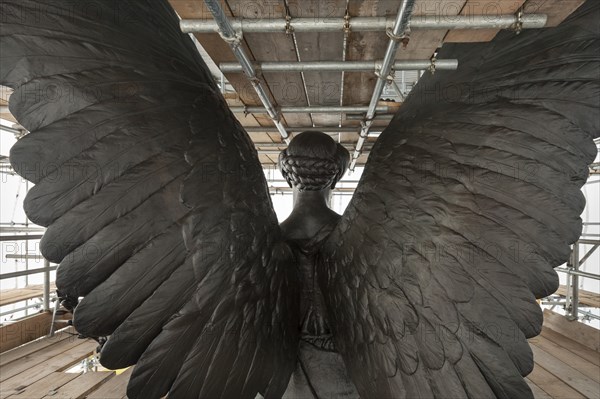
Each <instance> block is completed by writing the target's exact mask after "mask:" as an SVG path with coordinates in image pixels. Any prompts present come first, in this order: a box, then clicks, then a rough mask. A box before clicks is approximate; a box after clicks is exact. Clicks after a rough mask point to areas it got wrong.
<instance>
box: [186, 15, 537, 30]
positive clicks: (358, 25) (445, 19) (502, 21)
mask: <svg viewBox="0 0 600 399" xmlns="http://www.w3.org/2000/svg"><path fill="white" fill-rule="evenodd" d="M547 20H548V17H547V16H546V15H545V14H525V15H523V16H522V17H521V23H522V29H538V28H543V27H544V26H546V22H547ZM394 21H395V17H393V16H390V17H354V18H350V30H351V31H354V32H366V31H385V30H386V29H389V28H392V27H393V26H394ZM230 22H231V25H232V27H233V29H235V30H236V31H237V32H242V33H269V32H286V29H287V31H290V29H293V31H294V32H343V31H344V27H345V26H346V20H345V19H344V18H292V19H291V21H290V24H289V25H286V21H285V20H284V19H241V18H235V19H231V20H230ZM518 22H519V21H518V17H517V16H516V15H512V14H510V15H443V16H439V15H419V16H415V17H413V18H412V19H411V22H410V29H411V30H428V29H441V30H449V29H513V28H515V27H516V26H517V24H518ZM180 25H181V30H182V31H183V32H185V33H212V32H218V31H219V26H218V25H217V23H216V22H215V21H214V20H208V19H183V20H181V22H180Z"/></svg>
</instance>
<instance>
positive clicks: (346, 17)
mask: <svg viewBox="0 0 600 399" xmlns="http://www.w3.org/2000/svg"><path fill="white" fill-rule="evenodd" d="M342 30H343V31H344V33H346V34H348V33H350V14H349V13H348V10H346V15H344V26H343V28H342Z"/></svg>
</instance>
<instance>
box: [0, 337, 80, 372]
mask: <svg viewBox="0 0 600 399" xmlns="http://www.w3.org/2000/svg"><path fill="white" fill-rule="evenodd" d="M74 333H75V329H74V328H73V327H68V328H66V329H64V330H61V331H57V332H56V334H54V336H53V337H44V338H40V339H38V340H36V341H33V342H30V343H28V344H27V345H22V346H19V347H17V348H14V349H11V350H9V351H6V352H3V353H0V367H2V366H6V365H7V364H8V363H10V362H13V361H15V360H17V359H20V358H23V357H25V356H27V355H30V354H32V353H35V352H38V351H41V350H43V349H44V348H47V347H49V346H51V345H54V344H56V343H58V342H61V341H64V340H66V339H73V340H75V339H76V338H74V337H73V336H72V335H71V334H74Z"/></svg>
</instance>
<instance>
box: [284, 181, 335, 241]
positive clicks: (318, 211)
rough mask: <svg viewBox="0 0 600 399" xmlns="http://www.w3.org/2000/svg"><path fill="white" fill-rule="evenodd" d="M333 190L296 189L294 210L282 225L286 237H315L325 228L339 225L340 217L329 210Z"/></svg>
mask: <svg viewBox="0 0 600 399" xmlns="http://www.w3.org/2000/svg"><path fill="white" fill-rule="evenodd" d="M330 194H331V189H329V188H328V189H326V190H321V191H298V190H296V189H294V210H293V211H292V213H291V214H290V216H289V217H288V218H287V219H286V220H285V221H284V222H283V223H282V224H281V228H282V230H283V233H284V236H285V237H287V238H293V239H307V238H312V237H314V235H315V234H317V233H318V232H319V231H320V230H321V229H322V228H323V227H324V226H326V225H328V224H332V223H337V221H338V220H339V218H340V215H338V214H337V213H335V212H334V211H332V210H331V209H329V206H328V203H329V197H330Z"/></svg>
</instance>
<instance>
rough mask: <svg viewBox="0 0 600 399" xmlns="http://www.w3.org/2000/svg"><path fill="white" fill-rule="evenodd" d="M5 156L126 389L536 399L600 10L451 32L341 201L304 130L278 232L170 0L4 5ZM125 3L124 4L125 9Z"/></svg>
mask: <svg viewBox="0 0 600 399" xmlns="http://www.w3.org/2000/svg"><path fill="white" fill-rule="evenodd" d="M0 5H1V7H2V27H1V32H0V46H1V47H0V50H1V54H0V56H1V65H0V67H1V71H0V81H1V83H2V84H3V85H6V86H10V87H12V88H14V90H15V91H14V93H13V94H12V96H11V99H10V110H11V112H12V113H13V114H14V115H15V117H16V118H17V120H18V121H19V122H20V123H21V124H22V125H23V126H24V127H25V128H26V129H27V130H29V131H30V133H29V134H28V135H26V136H25V137H23V138H22V139H20V140H19V141H18V142H17V143H16V145H15V146H14V147H13V148H12V150H11V153H10V160H11V163H12V165H13V167H14V169H15V170H16V171H17V172H18V173H19V174H20V175H21V176H23V177H24V178H26V179H28V180H30V181H31V182H33V183H35V186H34V187H33V188H32V189H31V190H30V192H29V194H28V196H27V198H26V200H25V203H24V206H25V209H26V212H27V215H28V216H29V218H30V219H31V220H32V221H33V222H35V223H37V224H39V225H42V226H47V227H48V229H47V231H46V233H45V235H44V237H43V239H42V242H41V250H42V253H43V255H44V256H45V257H46V258H47V259H49V260H50V261H52V262H56V263H60V266H59V268H58V272H57V282H56V283H57V287H58V288H59V290H61V292H63V293H64V294H65V295H67V296H69V297H83V299H82V300H81V301H80V303H79V304H78V305H77V307H76V309H75V315H74V323H75V326H76V328H77V330H78V331H79V332H80V333H81V334H83V335H85V336H89V337H103V336H108V337H109V338H108V341H107V342H106V344H105V345H104V346H103V347H102V351H101V362H102V363H103V364H104V365H105V366H107V367H109V368H123V367H127V366H131V365H135V369H134V371H133V374H132V377H131V380H130V382H129V387H128V396H129V397H130V398H144V399H148V398H160V397H162V396H164V395H166V394H168V395H169V397H172V398H250V399H254V398H255V397H257V395H262V396H264V397H265V398H279V397H287V398H316V397H319V398H325V397H348V398H355V397H358V396H360V397H362V398H378V399H379V398H511V399H512V398H531V397H532V394H531V391H530V389H529V388H528V386H527V384H526V383H525V381H524V379H523V376H525V375H527V374H528V373H529V372H531V370H532V367H533V359H532V353H531V350H530V349H529V346H528V344H527V341H526V339H527V338H529V337H533V336H535V335H537V334H538V333H539V332H540V328H541V324H542V313H541V310H540V307H539V306H538V305H537V303H536V298H541V297H544V296H546V295H548V294H550V293H552V292H554V291H555V290H556V288H557V286H558V278H557V275H556V273H555V271H554V270H553V267H556V266H558V265H560V264H561V263H563V262H565V261H566V260H567V258H568V256H569V253H570V249H569V244H571V243H573V242H574V241H576V240H577V239H578V237H579V234H580V231H581V220H580V218H579V215H580V213H581V211H582V210H583V208H584V203H585V201H584V198H583V196H582V194H581V192H580V188H581V186H582V185H583V184H584V183H585V181H586V178H587V175H588V164H590V163H591V162H592V161H593V159H594V157H595V156H596V147H595V145H594V142H593V139H594V138H596V137H598V135H599V131H600V117H599V110H600V104H599V101H600V100H599V98H600V79H599V67H600V36H599V35H600V33H599V26H598V20H599V19H600V4H599V3H598V2H597V1H595V0H589V1H587V2H586V3H585V4H584V5H583V6H582V7H581V8H580V9H579V10H578V11H576V12H575V13H574V14H573V15H572V16H571V17H569V18H568V19H567V20H566V21H564V22H563V23H562V24H561V25H560V26H558V27H556V28H551V29H542V30H538V31H526V32H523V33H522V34H520V35H518V36H515V35H514V34H513V33H508V32H506V33H501V34H499V35H498V36H497V37H496V38H495V39H494V40H493V41H492V42H490V43H486V44H485V45H480V44H476V45H472V44H454V45H445V46H444V47H443V48H442V49H441V52H440V54H439V56H440V57H445V56H446V57H452V58H458V60H459V63H460V64H459V65H460V66H459V68H458V70H456V71H453V72H439V73H436V74H435V75H430V74H426V75H425V76H424V77H423V78H422V79H421V81H420V82H419V84H418V85H417V86H416V88H415V89H414V91H413V92H412V93H411V94H410V96H409V97H408V98H407V100H406V102H405V103H404V104H403V106H402V107H401V108H400V111H399V113H398V114H397V115H396V116H395V118H394V119H393V120H392V122H391V123H390V124H389V126H388V127H387V128H386V129H385V131H384V132H383V133H382V134H381V136H380V137H379V139H378V140H377V142H376V143H375V146H374V147H373V150H372V152H371V155H370V157H369V160H368V162H367V165H366V168H365V170H364V173H363V175H362V177H361V179H360V183H359V185H358V188H357V189H356V192H355V194H354V196H353V198H352V200H351V203H350V204H349V206H348V208H347V210H346V211H345V212H344V214H343V215H341V216H340V215H337V214H335V213H334V212H333V211H331V210H329V209H328V208H327V201H326V199H327V195H328V192H329V190H331V189H332V188H333V187H334V186H335V184H336V182H337V181H338V180H339V178H340V177H341V176H342V175H343V173H344V171H345V168H346V165H347V162H348V154H347V153H346V152H345V151H344V150H342V149H340V148H339V146H338V145H337V144H336V143H335V142H334V141H333V140H332V139H330V138H329V137H327V136H325V135H324V134H321V133H318V132H308V133H303V134H300V135H298V136H296V138H294V140H293V141H292V143H291V144H290V146H289V148H288V149H287V150H286V151H285V152H284V153H282V155H281V157H280V167H281V170H282V172H283V174H284V176H285V177H286V179H287V180H288V182H289V183H290V185H291V186H292V187H294V190H295V191H296V196H297V202H296V205H295V208H294V210H293V213H292V215H291V216H290V218H289V219H287V220H286V221H285V222H283V223H282V224H281V225H280V224H278V222H277V219H276V216H275V213H274V211H273V207H272V204H271V201H270V197H269V192H268V189H267V185H266V181H265V178H264V174H263V173H262V170H261V165H260V163H259V160H258V156H257V153H256V151H255V149H254V146H253V144H252V142H251V141H250V139H249V137H248V135H247V134H246V133H245V132H244V129H243V128H242V127H241V125H240V124H239V123H238V122H237V120H236V119H235V118H234V116H233V114H232V113H231V112H230V111H229V109H228V107H227V104H226V103H225V101H224V99H223V98H222V96H221V94H220V93H219V90H218V88H217V86H216V85H215V83H214V81H213V78H212V77H211V75H210V73H209V72H208V69H207V67H206V65H205V64H204V62H203V60H202V59H201V57H200V56H199V54H198V52H197V50H196V48H195V46H194V44H193V43H192V41H191V40H190V38H189V37H187V36H186V35H184V34H182V33H181V31H180V30H179V25H178V17H177V15H176V14H175V12H174V11H173V10H172V8H171V7H170V6H169V4H168V3H167V2H166V1H165V0H160V1H158V0H136V1H112V0H106V1H96V2H91V3H90V2H66V1H65V2H57V1H49V2H38V1H33V0H2V2H1V3H0ZM132 16H133V17H132Z"/></svg>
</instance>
